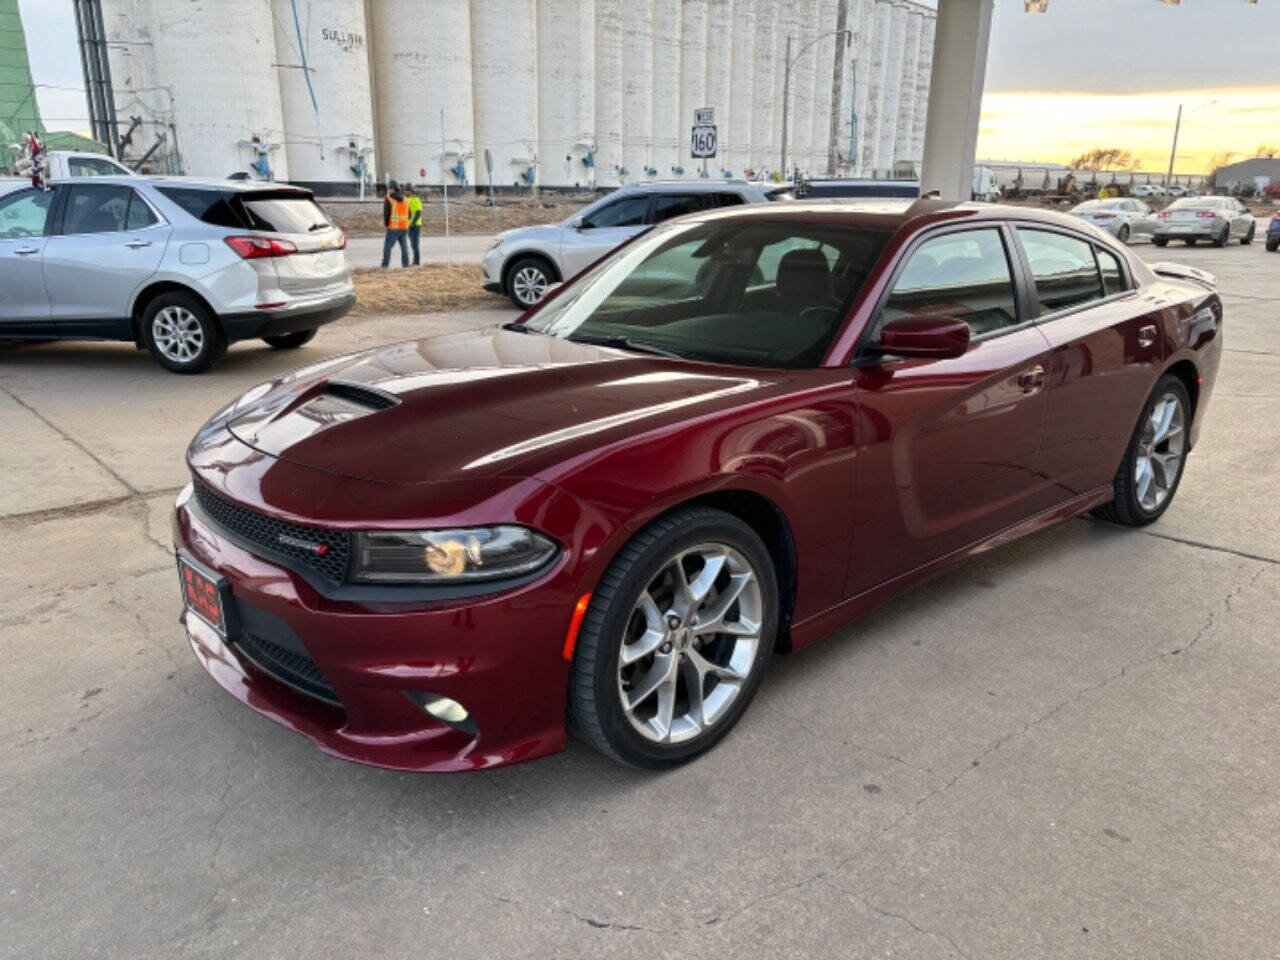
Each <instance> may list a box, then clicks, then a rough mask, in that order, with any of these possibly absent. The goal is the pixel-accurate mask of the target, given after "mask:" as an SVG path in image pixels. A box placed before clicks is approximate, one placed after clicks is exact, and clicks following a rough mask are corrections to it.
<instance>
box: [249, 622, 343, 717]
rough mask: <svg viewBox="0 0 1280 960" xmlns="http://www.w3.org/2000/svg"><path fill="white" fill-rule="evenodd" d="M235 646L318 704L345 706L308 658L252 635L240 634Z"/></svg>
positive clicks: (269, 672)
mask: <svg viewBox="0 0 1280 960" xmlns="http://www.w3.org/2000/svg"><path fill="white" fill-rule="evenodd" d="M235 645H236V647H238V648H239V649H240V651H241V652H242V653H244V655H245V656H246V657H248V658H249V660H250V661H251V662H252V663H253V665H254V666H255V667H257V668H258V669H259V670H261V671H262V672H263V673H265V674H268V675H269V676H272V677H275V679H277V680H279V681H280V682H281V683H285V684H288V685H289V686H291V687H293V688H294V689H295V690H300V691H301V692H303V693H305V694H308V695H309V696H312V697H315V698H316V699H318V700H324V701H325V702H327V703H332V704H334V705H336V706H341V705H342V702H341V701H340V700H339V699H338V695H337V693H335V692H334V689H333V687H331V686H329V681H328V680H326V679H325V676H324V674H323V673H321V672H320V668H319V667H318V666H316V662H315V661H314V660H312V659H311V658H310V657H308V656H307V655H306V654H302V653H295V652H294V651H292V650H286V649H285V648H284V647H281V646H278V645H276V644H274V643H272V642H271V641H270V640H264V639H263V638H262V637H259V636H257V635H256V634H253V633H249V632H248V631H244V632H243V633H241V634H240V638H239V639H238V640H236V641H235Z"/></svg>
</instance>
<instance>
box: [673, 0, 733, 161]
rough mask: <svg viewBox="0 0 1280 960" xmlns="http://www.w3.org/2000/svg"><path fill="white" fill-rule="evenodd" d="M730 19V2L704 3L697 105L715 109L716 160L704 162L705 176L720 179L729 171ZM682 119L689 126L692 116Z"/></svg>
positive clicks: (731, 24) (709, 1)
mask: <svg viewBox="0 0 1280 960" xmlns="http://www.w3.org/2000/svg"><path fill="white" fill-rule="evenodd" d="M733 20H734V17H733V0H708V3H707V81H706V98H705V101H704V103H703V104H701V105H702V106H707V107H711V108H713V109H714V110H715V112H716V128H717V131H718V134H719V137H720V143H719V145H718V149H717V150H716V158H715V159H714V160H708V161H707V173H708V175H710V176H716V175H717V174H718V175H720V176H724V175H725V171H727V170H728V169H729V167H728V157H727V155H726V152H725V143H724V137H725V135H726V133H727V131H728V129H729V109H730V107H729V103H730V99H731V96H730V93H729V80H730V69H729V65H730V63H732V57H733ZM685 120H686V122H688V123H689V124H690V125H691V126H692V124H693V116H692V115H686V117H685Z"/></svg>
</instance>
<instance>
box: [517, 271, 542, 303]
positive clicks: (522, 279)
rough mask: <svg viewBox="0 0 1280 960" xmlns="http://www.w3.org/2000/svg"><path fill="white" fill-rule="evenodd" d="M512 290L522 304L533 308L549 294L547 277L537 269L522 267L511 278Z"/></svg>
mask: <svg viewBox="0 0 1280 960" xmlns="http://www.w3.org/2000/svg"><path fill="white" fill-rule="evenodd" d="M511 288H512V289H513V290H514V291H515V294H516V298H517V299H518V300H519V301H520V302H521V303H524V304H527V305H529V306H533V305H534V304H535V303H537V302H538V301H539V300H541V299H542V295H543V294H544V293H546V292H547V275H546V274H545V273H543V272H542V271H541V270H539V269H538V268H537V267H521V268H520V269H519V270H517V271H516V273H515V276H513V277H512V278H511Z"/></svg>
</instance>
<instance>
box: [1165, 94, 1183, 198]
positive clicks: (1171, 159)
mask: <svg viewBox="0 0 1280 960" xmlns="http://www.w3.org/2000/svg"><path fill="white" fill-rule="evenodd" d="M1181 130H1182V104H1178V119H1177V121H1176V122H1175V123H1174V125H1173V149H1172V150H1170V151H1169V172H1168V173H1167V174H1165V178H1164V195H1165V196H1166V197H1167V196H1168V195H1169V181H1170V180H1172V179H1173V162H1174V160H1175V158H1176V157H1177V156H1178V133H1179V132H1180V131H1181Z"/></svg>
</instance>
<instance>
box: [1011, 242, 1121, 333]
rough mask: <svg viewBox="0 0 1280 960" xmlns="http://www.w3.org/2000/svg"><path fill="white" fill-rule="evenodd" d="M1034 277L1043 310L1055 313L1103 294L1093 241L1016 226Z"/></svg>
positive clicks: (1098, 297)
mask: <svg viewBox="0 0 1280 960" xmlns="http://www.w3.org/2000/svg"><path fill="white" fill-rule="evenodd" d="M1018 236H1019V237H1020V238H1021V239H1022V246H1023V248H1024V249H1025V250H1026V251H1027V262H1028V263H1029V264H1030V265H1031V273H1032V274H1033V275H1034V276H1035V280H1036V293H1037V294H1039V296H1040V310H1041V312H1042V313H1055V312H1057V311H1058V310H1066V309H1068V308H1069V307H1076V306H1079V305H1080V304H1082V303H1088V302H1089V301H1090V300H1098V299H1101V297H1102V296H1103V292H1102V280H1101V278H1100V277H1099V276H1098V264H1097V261H1095V260H1094V258H1093V244H1091V243H1088V242H1087V241H1085V240H1078V239H1076V238H1075V237H1069V236H1067V235H1066V234H1062V233H1050V232H1049V231H1047V230H1032V229H1028V228H1026V227H1019V228H1018Z"/></svg>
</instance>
